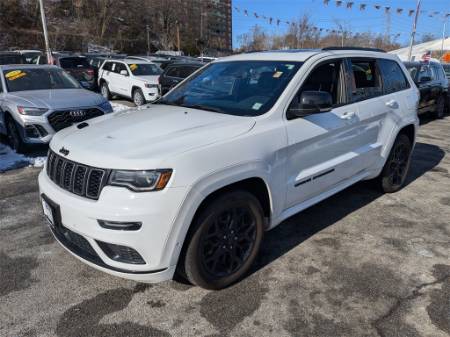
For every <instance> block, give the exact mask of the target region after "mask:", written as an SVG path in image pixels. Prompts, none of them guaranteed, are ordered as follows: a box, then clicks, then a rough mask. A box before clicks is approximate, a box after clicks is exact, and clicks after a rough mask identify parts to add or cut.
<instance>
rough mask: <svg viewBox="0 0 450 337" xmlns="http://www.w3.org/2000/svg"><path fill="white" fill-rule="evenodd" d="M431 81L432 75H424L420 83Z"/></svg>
mask: <svg viewBox="0 0 450 337" xmlns="http://www.w3.org/2000/svg"><path fill="white" fill-rule="evenodd" d="M430 81H431V77H430V76H422V77H421V78H420V80H419V83H425V82H430Z"/></svg>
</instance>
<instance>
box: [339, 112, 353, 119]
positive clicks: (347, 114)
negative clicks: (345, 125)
mask: <svg viewBox="0 0 450 337" xmlns="http://www.w3.org/2000/svg"><path fill="white" fill-rule="evenodd" d="M355 116H356V113H355V112H354V111H346V112H344V113H343V114H342V115H341V116H340V118H341V119H345V120H350V119H353V118H354V117H355Z"/></svg>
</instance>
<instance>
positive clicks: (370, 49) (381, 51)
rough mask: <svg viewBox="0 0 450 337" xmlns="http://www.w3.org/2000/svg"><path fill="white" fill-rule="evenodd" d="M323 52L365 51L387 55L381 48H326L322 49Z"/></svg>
mask: <svg viewBox="0 0 450 337" xmlns="http://www.w3.org/2000/svg"><path fill="white" fill-rule="evenodd" d="M322 50H323V51H329V50H364V51H376V52H379V53H386V50H383V49H379V48H364V47H325V48H322Z"/></svg>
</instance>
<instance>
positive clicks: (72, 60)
mask: <svg viewBox="0 0 450 337" xmlns="http://www.w3.org/2000/svg"><path fill="white" fill-rule="evenodd" d="M59 63H60V64H61V67H62V68H89V63H88V61H87V59H86V58H85V57H64V58H61V59H60V60H59Z"/></svg>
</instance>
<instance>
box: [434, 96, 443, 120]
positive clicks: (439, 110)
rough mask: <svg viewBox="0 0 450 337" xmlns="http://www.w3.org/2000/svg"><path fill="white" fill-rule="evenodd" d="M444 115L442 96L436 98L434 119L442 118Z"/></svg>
mask: <svg viewBox="0 0 450 337" xmlns="http://www.w3.org/2000/svg"><path fill="white" fill-rule="evenodd" d="M444 114H445V99H444V97H443V96H440V97H439V98H438V101H437V103H436V118H439V119H441V118H444Z"/></svg>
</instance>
